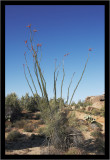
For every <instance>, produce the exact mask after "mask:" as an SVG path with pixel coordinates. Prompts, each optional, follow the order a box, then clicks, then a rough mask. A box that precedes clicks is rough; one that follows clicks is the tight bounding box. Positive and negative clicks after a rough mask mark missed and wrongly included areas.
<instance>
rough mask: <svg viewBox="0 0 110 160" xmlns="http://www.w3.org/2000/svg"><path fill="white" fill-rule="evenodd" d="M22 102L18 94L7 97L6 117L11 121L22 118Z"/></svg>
mask: <svg viewBox="0 0 110 160" xmlns="http://www.w3.org/2000/svg"><path fill="white" fill-rule="evenodd" d="M21 111H22V109H21V107H20V101H19V99H18V96H17V95H16V93H11V94H8V95H7V96H6V97H5V117H7V116H8V117H10V120H11V121H14V120H16V119H18V118H19V117H20V116H21Z"/></svg>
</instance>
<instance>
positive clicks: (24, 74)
mask: <svg viewBox="0 0 110 160" xmlns="http://www.w3.org/2000/svg"><path fill="white" fill-rule="evenodd" d="M23 67H24V75H25V78H26V80H27V83H28V86H29V88H30V90H31V92H32V94H33V96H34V92H33V90H32V88H31V86H30V84H29V81H28V79H27V76H26V73H25V65H24V64H23Z"/></svg>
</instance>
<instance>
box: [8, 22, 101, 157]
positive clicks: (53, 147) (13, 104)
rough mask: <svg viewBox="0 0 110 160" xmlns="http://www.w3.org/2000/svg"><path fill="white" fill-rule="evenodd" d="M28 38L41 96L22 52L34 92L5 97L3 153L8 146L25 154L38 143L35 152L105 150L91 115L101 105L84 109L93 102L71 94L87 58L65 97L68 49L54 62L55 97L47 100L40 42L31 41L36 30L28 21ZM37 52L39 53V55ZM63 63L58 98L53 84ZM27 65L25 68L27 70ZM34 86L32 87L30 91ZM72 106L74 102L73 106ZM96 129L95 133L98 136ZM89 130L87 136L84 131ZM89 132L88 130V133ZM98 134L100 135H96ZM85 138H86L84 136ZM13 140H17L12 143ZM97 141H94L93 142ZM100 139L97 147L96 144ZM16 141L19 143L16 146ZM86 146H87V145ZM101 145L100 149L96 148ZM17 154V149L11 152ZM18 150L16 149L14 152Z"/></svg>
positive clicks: (90, 152)
mask: <svg viewBox="0 0 110 160" xmlns="http://www.w3.org/2000/svg"><path fill="white" fill-rule="evenodd" d="M27 28H28V29H29V34H30V41H29V42H28V41H27V40H25V44H26V47H27V50H28V51H29V52H30V53H31V54H32V57H33V67H34V73H35V76H36V79H37V82H38V85H39V89H40V91H41V96H40V94H38V89H37V87H38V86H36V85H35V82H34V80H33V77H32V74H31V70H30V68H29V65H28V62H27V56H28V54H27V53H26V52H25V53H24V57H25V62H26V63H25V64H24V65H23V67H24V75H25V78H26V81H27V83H28V86H29V88H30V90H31V92H32V95H33V96H29V94H28V93H26V95H25V96H22V97H21V98H20V99H19V98H18V96H17V95H16V93H11V94H9V95H7V96H6V99H5V120H6V121H5V129H6V153H7V154H8V151H9V150H10V148H11V150H18V148H19V147H20V149H22V150H23V149H24V150H25V151H24V153H21V154H28V152H29V150H26V149H28V148H33V147H40V152H39V151H37V150H36V153H34V154H53V155H54V154H58V155H61V154H64V155H65V154H67V155H68V154H73V155H75V154H76V155H78V154H79V155H81V154H104V138H103V142H102V138H101V137H102V136H103V133H102V132H103V130H102V126H101V124H100V123H99V122H97V120H96V119H95V118H94V117H93V115H95V116H104V108H102V109H101V110H99V111H97V110H95V109H94V110H92V112H91V111H89V110H88V111H86V108H87V106H90V107H91V106H92V103H91V102H86V101H85V102H81V101H79V102H78V103H77V104H76V103H75V102H73V97H74V94H75V92H76V90H77V88H78V86H79V84H80V82H81V80H82V77H83V75H84V72H85V69H86V66H87V63H88V60H89V54H88V58H87V60H86V63H85V66H84V69H83V71H82V74H81V77H80V79H79V81H78V83H77V85H76V87H75V89H74V90H73V93H72V95H71V96H70V94H69V90H70V87H71V84H72V80H73V77H74V75H75V72H74V73H73V75H72V77H71V79H70V84H69V85H68V90H67V99H66V101H64V99H63V84H64V78H65V69H64V60H65V58H66V57H67V56H68V55H69V53H67V54H65V55H64V56H63V59H62V61H61V63H60V64H58V65H57V64H56V62H55V70H54V74H53V76H54V86H53V90H54V97H53V98H52V99H50V100H49V98H48V93H47V88H46V80H45V78H44V75H43V71H42V68H41V60H42V49H41V48H42V44H39V43H38V44H35V43H34V34H35V32H37V30H35V29H34V30H33V31H32V27H31V25H28V26H27ZM38 52H40V53H41V54H40V56H39V55H38ZM60 66H62V72H63V77H62V82H61V88H60V93H61V96H60V97H59V98H57V96H56V93H57V89H56V84H57V79H58V76H59V72H60ZM26 69H27V70H26ZM26 71H28V73H29V76H30V79H31V82H32V85H33V87H32V86H31V83H30V82H29V79H28V76H27V72H26ZM33 88H34V90H35V91H33ZM72 106H75V107H74V109H72ZM77 113H80V114H82V113H83V114H88V116H87V115H86V118H84V116H83V118H81V119H80V118H79V117H78V116H77ZM95 132H97V133H98V135H100V136H98V135H97V134H96V133H95ZM86 133H88V135H89V136H88V137H87V136H86V135H85V134H86ZM90 133H91V134H90ZM99 137H100V138H99ZM87 138H88V139H87ZM10 142H11V143H10ZM15 142H16V143H15ZM96 142H97V145H96ZM99 142H100V144H101V145H100V147H99V145H98V144H99ZM17 145H18V146H17ZM88 146H89V147H88ZM98 147H99V148H100V149H99V148H98ZM14 154H16V153H14ZM17 154H18V153H17Z"/></svg>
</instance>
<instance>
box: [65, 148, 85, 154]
mask: <svg viewBox="0 0 110 160" xmlns="http://www.w3.org/2000/svg"><path fill="white" fill-rule="evenodd" d="M82 154H83V152H82V151H81V149H79V148H77V147H71V148H69V150H68V151H67V152H65V155H82Z"/></svg>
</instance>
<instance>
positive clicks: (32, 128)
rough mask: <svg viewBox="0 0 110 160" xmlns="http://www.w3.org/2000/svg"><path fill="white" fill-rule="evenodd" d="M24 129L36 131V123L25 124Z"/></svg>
mask: <svg viewBox="0 0 110 160" xmlns="http://www.w3.org/2000/svg"><path fill="white" fill-rule="evenodd" d="M24 131H25V132H33V131H34V125H32V124H27V125H25V126H24Z"/></svg>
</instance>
